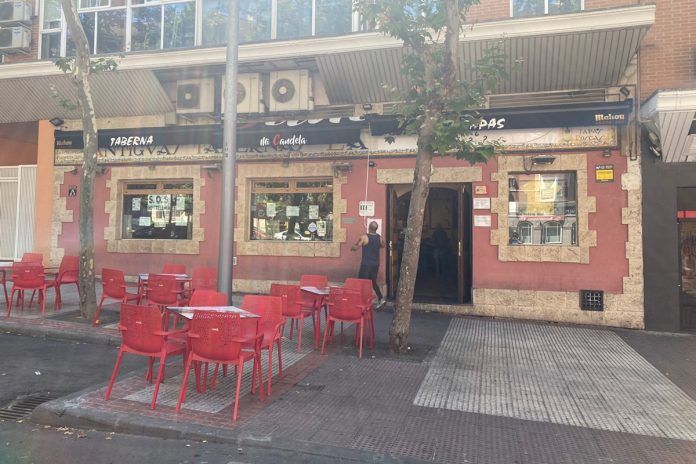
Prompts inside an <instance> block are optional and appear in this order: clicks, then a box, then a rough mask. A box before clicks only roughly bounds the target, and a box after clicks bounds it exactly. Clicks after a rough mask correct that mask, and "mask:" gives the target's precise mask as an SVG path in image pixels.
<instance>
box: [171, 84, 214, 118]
mask: <svg viewBox="0 0 696 464" xmlns="http://www.w3.org/2000/svg"><path fill="white" fill-rule="evenodd" d="M214 104H215V82H214V81H213V78H211V77H206V78H202V79H182V80H179V81H177V82H176V112H177V113H178V114H192V113H212V112H213V110H214Z"/></svg>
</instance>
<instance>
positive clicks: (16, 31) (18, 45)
mask: <svg viewBox="0 0 696 464" xmlns="http://www.w3.org/2000/svg"><path fill="white" fill-rule="evenodd" d="M30 47H31V30H30V29H29V28H28V27H25V26H13V27H0V51H2V52H23V51H25V52H28V51H29V48H30Z"/></svg>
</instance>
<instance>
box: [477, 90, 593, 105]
mask: <svg viewBox="0 0 696 464" xmlns="http://www.w3.org/2000/svg"><path fill="white" fill-rule="evenodd" d="M606 98H607V94H606V91H605V90H604V89H592V90H574V91H570V92H568V91H566V92H543V93H520V94H510V95H491V96H490V97H488V106H489V108H521V107H526V106H537V105H565V104H571V103H593V102H604V101H606Z"/></svg>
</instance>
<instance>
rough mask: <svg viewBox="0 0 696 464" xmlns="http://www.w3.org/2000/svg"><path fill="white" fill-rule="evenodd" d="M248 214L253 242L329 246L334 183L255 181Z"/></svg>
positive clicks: (290, 180) (307, 180) (315, 181)
mask: <svg viewBox="0 0 696 464" xmlns="http://www.w3.org/2000/svg"><path fill="white" fill-rule="evenodd" d="M249 210H250V212H251V231H250V238H251V240H283V241H293V240H299V241H328V242H330V241H331V240H332V229H333V179H330V178H329V179H323V178H322V179H315V178H310V179H273V180H256V181H253V182H252V188H251V207H250V208H249Z"/></svg>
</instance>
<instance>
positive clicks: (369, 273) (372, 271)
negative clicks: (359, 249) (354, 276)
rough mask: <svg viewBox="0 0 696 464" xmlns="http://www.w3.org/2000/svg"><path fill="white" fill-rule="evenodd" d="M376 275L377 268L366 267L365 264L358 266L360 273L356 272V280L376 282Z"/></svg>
mask: <svg viewBox="0 0 696 464" xmlns="http://www.w3.org/2000/svg"><path fill="white" fill-rule="evenodd" d="M378 273H379V266H367V265H365V264H361V265H360V272H358V278H360V279H370V280H377V274H378Z"/></svg>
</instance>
